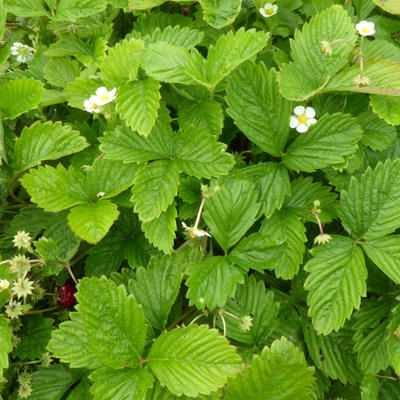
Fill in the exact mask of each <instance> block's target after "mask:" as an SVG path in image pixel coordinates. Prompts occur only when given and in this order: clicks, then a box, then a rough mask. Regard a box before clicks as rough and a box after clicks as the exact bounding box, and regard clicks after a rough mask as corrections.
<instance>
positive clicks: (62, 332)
mask: <svg viewBox="0 0 400 400" xmlns="http://www.w3.org/2000/svg"><path fill="white" fill-rule="evenodd" d="M69 316H70V318H71V320H70V321H64V322H62V323H61V324H60V326H59V327H58V329H57V330H55V331H53V332H52V333H51V339H50V341H49V343H48V345H47V348H48V350H49V351H51V352H52V353H53V354H54V356H55V357H57V358H59V359H60V360H61V361H62V362H64V363H69V364H70V366H71V368H88V369H94V368H98V367H99V366H100V365H101V364H100V362H99V360H98V358H97V357H96V356H95V355H94V354H92V353H91V352H90V351H89V350H88V345H89V340H88V337H87V335H86V333H85V331H84V330H83V323H82V317H81V315H80V314H78V313H76V312H73V313H70V314H69Z"/></svg>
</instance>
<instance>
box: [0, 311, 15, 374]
mask: <svg viewBox="0 0 400 400" xmlns="http://www.w3.org/2000/svg"><path fill="white" fill-rule="evenodd" d="M8 324H9V320H8V319H6V318H4V317H3V316H1V315H0V332H1V335H0V376H1V377H3V369H5V368H8V353H10V352H11V350H12V346H11V329H10V327H9V325H8Z"/></svg>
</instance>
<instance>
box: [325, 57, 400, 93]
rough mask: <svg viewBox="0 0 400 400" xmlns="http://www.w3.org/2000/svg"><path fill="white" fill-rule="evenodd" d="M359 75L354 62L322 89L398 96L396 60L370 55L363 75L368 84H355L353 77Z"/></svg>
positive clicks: (399, 76)
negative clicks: (367, 79) (366, 78)
mask: <svg viewBox="0 0 400 400" xmlns="http://www.w3.org/2000/svg"><path fill="white" fill-rule="evenodd" d="M359 75H360V64H355V65H353V66H352V67H350V68H347V69H345V70H343V71H342V72H340V73H339V74H337V75H336V76H335V77H334V78H332V79H331V80H330V81H329V83H328V84H327V85H326V87H325V88H324V91H325V92H330V91H339V92H342V91H350V92H356V93H370V94H382V95H387V96H400V65H399V63H398V62H397V61H393V60H389V59H387V58H372V57H371V58H369V59H367V60H365V62H364V72H363V75H364V76H366V77H368V78H369V80H370V83H369V85H366V86H361V87H360V86H357V85H356V84H355V83H354V79H357V78H358V77H359Z"/></svg>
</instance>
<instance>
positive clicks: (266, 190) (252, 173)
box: [240, 162, 290, 218]
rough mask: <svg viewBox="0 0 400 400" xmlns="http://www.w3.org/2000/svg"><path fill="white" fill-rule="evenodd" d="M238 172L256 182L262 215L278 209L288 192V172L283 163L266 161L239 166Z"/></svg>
mask: <svg viewBox="0 0 400 400" xmlns="http://www.w3.org/2000/svg"><path fill="white" fill-rule="evenodd" d="M240 172H241V173H242V174H244V175H245V176H246V177H247V178H248V179H249V180H251V181H252V182H254V183H255V184H256V187H257V188H258V190H259V192H260V199H261V201H262V209H263V212H264V215H265V216H266V217H267V218H269V217H270V216H271V215H272V214H273V212H274V211H275V210H276V209H278V210H279V209H280V208H281V207H282V204H283V202H284V200H285V198H286V196H287V195H289V194H290V179H289V172H288V170H287V168H285V166H284V165H281V164H278V163H274V162H268V163H258V164H254V165H251V166H249V167H245V168H241V170H240Z"/></svg>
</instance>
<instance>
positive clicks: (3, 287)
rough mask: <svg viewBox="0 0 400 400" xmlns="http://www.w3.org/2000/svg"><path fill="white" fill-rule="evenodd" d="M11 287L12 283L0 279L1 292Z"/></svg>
mask: <svg viewBox="0 0 400 400" xmlns="http://www.w3.org/2000/svg"><path fill="white" fill-rule="evenodd" d="M9 286H10V282H8V280H7V279H0V290H6V289H8V287H9Z"/></svg>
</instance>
